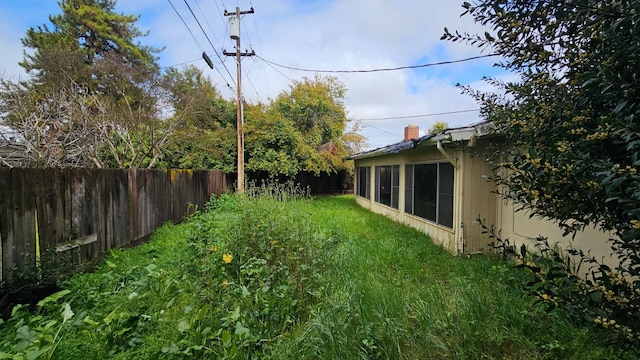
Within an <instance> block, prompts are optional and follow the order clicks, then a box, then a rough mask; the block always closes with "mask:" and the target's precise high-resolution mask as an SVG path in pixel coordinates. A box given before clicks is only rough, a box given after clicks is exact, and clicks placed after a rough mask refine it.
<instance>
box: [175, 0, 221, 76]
mask: <svg viewBox="0 0 640 360" xmlns="http://www.w3.org/2000/svg"><path fill="white" fill-rule="evenodd" d="M184 3H185V4H186V5H187V8H188V9H189V12H191V15H192V16H193V18H194V19H195V20H196V23H197V24H198V26H199V27H200V30H202V33H203V34H204V37H205V38H207V41H208V42H209V45H211V47H212V48H213V51H214V52H215V53H216V56H218V59H220V62H221V63H222V66H223V67H224V68H225V70H227V74H229V76H230V77H231V79H233V75H231V72H230V71H229V69H228V68H227V65H225V64H224V62H223V61H222V57H221V56H220V54H219V53H218V50H216V47H215V46H214V45H213V42H211V39H209V35H207V32H206V31H204V28H203V27H202V24H200V20H198V17H197V16H196V14H195V13H194V12H193V9H191V6H190V5H189V3H188V2H187V0H184ZM218 72H219V71H218ZM220 76H222V74H220ZM223 78H224V77H223ZM225 81H227V80H226V79H225ZM231 81H233V80H231ZM227 86H230V85H229V83H227Z"/></svg>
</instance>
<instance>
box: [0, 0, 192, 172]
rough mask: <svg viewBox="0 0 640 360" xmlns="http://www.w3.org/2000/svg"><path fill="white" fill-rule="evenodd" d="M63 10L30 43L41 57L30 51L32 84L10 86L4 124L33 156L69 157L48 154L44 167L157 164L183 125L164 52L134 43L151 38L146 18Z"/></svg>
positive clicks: (68, 0)
mask: <svg viewBox="0 0 640 360" xmlns="http://www.w3.org/2000/svg"><path fill="white" fill-rule="evenodd" d="M59 5H60V8H61V10H62V14H59V15H54V16H50V17H49V19H50V21H51V23H52V27H51V28H50V27H49V26H47V25H42V26H39V27H38V28H36V29H34V28H31V29H29V30H28V31H27V34H26V37H25V38H24V39H23V44H24V46H25V47H26V48H31V49H33V52H25V57H24V61H22V62H21V63H20V65H21V66H23V67H24V68H25V70H26V71H27V72H28V73H30V74H31V75H32V77H31V79H30V80H28V81H24V82H22V83H10V82H8V81H3V88H2V92H1V93H0V106H2V108H3V113H2V121H3V123H4V125H6V126H8V127H9V128H12V129H13V130H12V131H13V132H16V133H18V134H19V135H20V136H19V137H18V138H19V140H21V141H24V142H26V145H27V147H28V148H30V149H32V151H35V150H34V149H36V148H39V149H55V150H56V151H55V152H54V154H57V155H56V156H61V158H60V159H55V158H52V157H51V156H48V155H47V156H44V155H46V153H41V154H40V155H43V156H44V157H43V156H40V155H37V156H36V157H37V158H38V160H36V161H35V164H36V165H38V166H62V165H63V164H64V165H66V166H74V165H75V166H97V167H106V166H117V167H152V166H154V165H155V164H156V163H157V161H158V159H159V158H160V156H161V155H162V149H163V147H164V146H166V145H167V143H168V140H169V137H170V135H171V133H172V132H173V130H174V129H175V128H176V126H177V124H178V123H179V122H180V120H181V117H180V116H179V115H180V112H177V113H176V116H171V117H167V116H165V115H166V113H167V109H166V108H165V105H166V104H167V102H166V100H167V89H166V87H165V84H166V82H165V81H164V80H163V78H162V76H161V75H160V73H159V68H158V66H157V64H156V59H155V58H154V55H153V54H154V53H155V52H157V51H158V50H157V49H153V48H150V47H146V46H142V45H140V44H136V43H134V41H135V39H137V38H138V37H140V36H143V35H144V34H143V33H142V32H141V31H140V30H139V29H138V28H137V27H136V26H135V22H136V21H137V19H138V18H137V17H136V16H131V15H124V14H117V13H115V12H114V11H115V10H114V8H115V1H114V0H63V1H61V2H59ZM61 94H63V95H64V96H63V97H61ZM70 111H72V112H70ZM88 129H91V130H90V135H91V136H85V133H84V132H85V131H88ZM80 130H82V131H80ZM43 131H44V132H43ZM36 133H39V134H40V137H39V138H38V137H34V134H36ZM54 134H55V136H54ZM33 141H35V143H34V144H35V146H32V145H30V144H29V142H33ZM42 141H44V142H45V143H42ZM48 141H49V142H52V143H46V142H48ZM80 149H82V150H80ZM79 152H82V155H80V153H79ZM32 154H36V152H32ZM34 156H35V155H34ZM45 158H47V159H49V160H51V161H44V162H43V161H42V160H43V159H45ZM63 158H64V159H66V160H63ZM71 158H73V159H74V160H73V161H72V162H69V160H70V159H71Z"/></svg>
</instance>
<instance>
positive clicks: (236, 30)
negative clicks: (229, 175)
mask: <svg viewBox="0 0 640 360" xmlns="http://www.w3.org/2000/svg"><path fill="white" fill-rule="evenodd" d="M253 13H254V11H253V7H251V9H250V10H248V11H240V7H236V11H235V12H227V10H225V11H224V16H229V35H230V37H231V39H233V40H235V41H236V51H235V52H227V51H226V50H223V51H222V53H223V54H224V55H226V56H235V57H236V66H237V69H238V75H237V78H238V80H237V84H236V90H237V92H238V94H237V97H238V104H237V107H238V120H237V127H238V185H237V189H236V191H238V192H239V193H243V192H244V133H243V130H242V125H243V123H244V115H243V113H242V88H241V87H240V86H241V85H240V84H241V78H242V71H241V59H242V57H243V56H254V55H255V54H256V53H255V51H253V50H251V52H244V53H243V52H241V51H240V15H244V14H253Z"/></svg>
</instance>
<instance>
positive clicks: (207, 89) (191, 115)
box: [162, 66, 237, 173]
mask: <svg viewBox="0 0 640 360" xmlns="http://www.w3.org/2000/svg"><path fill="white" fill-rule="evenodd" d="M165 81H166V83H167V85H166V86H167V88H168V89H169V90H170V93H171V95H170V101H169V102H170V103H171V105H172V108H173V109H174V112H175V114H174V116H180V117H181V118H182V119H183V121H182V122H181V123H180V125H179V126H178V127H177V129H176V131H175V134H174V136H173V140H172V142H171V144H169V145H168V146H167V147H166V149H165V153H164V156H163V163H162V166H164V167H169V168H182V169H185V168H186V169H195V168H198V169H221V170H223V171H225V172H228V173H231V172H234V171H235V170H234V169H235V166H236V154H237V148H236V128H235V126H236V106H235V103H232V102H231V101H229V100H225V99H223V98H222V96H221V95H220V93H219V91H218V90H217V89H216V88H215V86H213V85H212V84H211V82H210V81H209V79H208V78H207V77H205V76H204V74H203V73H202V71H200V70H199V69H197V68H196V67H194V66H189V67H186V68H184V69H183V70H178V69H174V68H170V69H169V70H167V72H166V74H165Z"/></svg>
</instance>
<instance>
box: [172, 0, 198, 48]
mask: <svg viewBox="0 0 640 360" xmlns="http://www.w3.org/2000/svg"><path fill="white" fill-rule="evenodd" d="M168 1H169V4H170V5H171V7H172V8H173V11H175V12H176V14H177V15H178V17H179V18H180V20H182V23H183V24H184V26H186V28H187V30H189V34H191V37H192V38H193V41H195V42H196V45H198V49H200V51H204V49H203V48H202V46H201V45H200V42H199V41H198V39H197V38H196V37H195V35H193V32H192V31H191V28H190V27H189V25H187V22H186V21H184V18H183V17H182V15H180V13H179V12H178V9H176V7H175V6H173V3H172V2H171V0H168Z"/></svg>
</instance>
